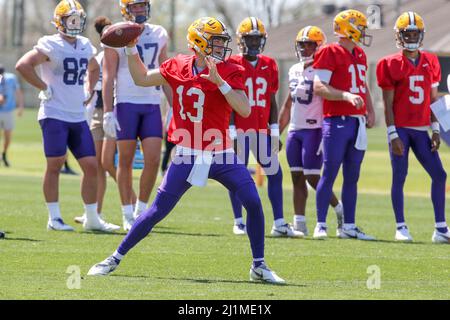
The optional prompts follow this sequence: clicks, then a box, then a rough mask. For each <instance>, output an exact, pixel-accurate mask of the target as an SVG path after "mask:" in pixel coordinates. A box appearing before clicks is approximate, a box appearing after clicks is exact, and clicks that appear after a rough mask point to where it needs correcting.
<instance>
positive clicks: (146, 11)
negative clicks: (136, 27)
mask: <svg viewBox="0 0 450 320" xmlns="http://www.w3.org/2000/svg"><path fill="white" fill-rule="evenodd" d="M119 1H120V12H121V13H122V17H123V18H124V19H125V20H127V21H132V22H136V23H139V24H141V23H144V22H146V21H147V20H148V19H150V8H151V4H150V0H119ZM141 3H143V4H145V7H144V8H136V7H135V6H134V5H136V4H141Z"/></svg>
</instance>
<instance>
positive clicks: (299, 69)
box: [289, 63, 323, 131]
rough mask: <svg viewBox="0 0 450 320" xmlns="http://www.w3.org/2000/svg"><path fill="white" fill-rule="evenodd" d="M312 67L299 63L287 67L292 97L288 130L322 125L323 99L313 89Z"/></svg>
mask: <svg viewBox="0 0 450 320" xmlns="http://www.w3.org/2000/svg"><path fill="white" fill-rule="evenodd" d="M314 74H315V72H314V69H313V68H312V66H309V67H307V68H306V69H303V66H302V64H301V63H297V64H294V65H293V66H292V67H291V68H290V69H289V91H290V93H291V98H292V106H291V121H290V123H289V131H294V130H301V129H317V128H321V127H322V119H323V100H322V98H321V97H319V96H316V95H315V94H314V91H313V85H314Z"/></svg>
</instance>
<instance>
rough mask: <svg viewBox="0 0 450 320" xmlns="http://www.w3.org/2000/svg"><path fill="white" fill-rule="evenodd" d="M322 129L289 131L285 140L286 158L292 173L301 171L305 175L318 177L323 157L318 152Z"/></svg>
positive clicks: (319, 151)
mask: <svg viewBox="0 0 450 320" xmlns="http://www.w3.org/2000/svg"><path fill="white" fill-rule="evenodd" d="M321 142H322V129H321V128H317V129H302V130H295V131H289V132H288V136H287V139H286V157H287V161H288V164H289V167H290V168H291V171H292V172H296V171H303V172H304V174H305V175H310V174H311V175H312V174H314V175H320V170H321V169H322V164H323V157H322V151H321V150H319V148H320V143H321Z"/></svg>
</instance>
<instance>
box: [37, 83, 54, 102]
mask: <svg viewBox="0 0 450 320" xmlns="http://www.w3.org/2000/svg"><path fill="white" fill-rule="evenodd" d="M52 96H53V92H52V88H50V86H47V89H45V90H42V91H41V92H39V96H38V98H39V99H41V100H43V101H48V100H50V99H51V98H52Z"/></svg>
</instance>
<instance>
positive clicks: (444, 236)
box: [431, 229, 450, 243]
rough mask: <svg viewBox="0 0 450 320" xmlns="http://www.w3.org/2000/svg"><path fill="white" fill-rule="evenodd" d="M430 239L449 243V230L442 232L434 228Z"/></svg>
mask: <svg viewBox="0 0 450 320" xmlns="http://www.w3.org/2000/svg"><path fill="white" fill-rule="evenodd" d="M431 241H433V243H450V230H447V233H442V232H439V231H437V230H436V229H435V230H434V232H433V236H432V237H431Z"/></svg>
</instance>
